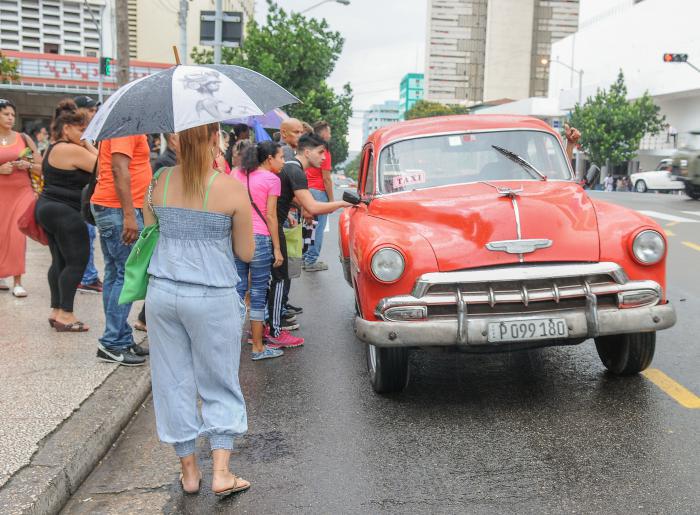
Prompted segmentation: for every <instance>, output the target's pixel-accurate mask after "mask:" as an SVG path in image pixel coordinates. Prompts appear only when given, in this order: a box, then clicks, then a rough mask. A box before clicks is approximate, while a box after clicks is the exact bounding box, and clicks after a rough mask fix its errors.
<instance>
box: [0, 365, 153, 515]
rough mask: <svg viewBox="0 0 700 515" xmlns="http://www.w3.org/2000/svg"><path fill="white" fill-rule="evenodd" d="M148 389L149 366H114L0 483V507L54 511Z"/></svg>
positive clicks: (40, 514)
mask: <svg viewBox="0 0 700 515" xmlns="http://www.w3.org/2000/svg"><path fill="white" fill-rule="evenodd" d="M150 392H151V374H150V366H149V365H148V364H147V365H146V366H143V367H139V368H130V367H117V368H116V369H115V370H114V372H112V373H111V374H110V375H109V376H108V377H107V379H105V381H104V382H103V383H102V385H100V386H99V387H98V388H97V389H96V390H95V391H94V392H93V393H92V394H91V395H90V396H89V397H88V398H87V399H86V400H85V401H84V402H83V403H82V404H81V405H80V407H79V408H78V409H77V410H76V411H74V412H73V414H72V415H71V416H70V417H68V418H67V419H66V420H65V421H64V422H63V423H62V424H61V425H59V426H58V428H57V429H56V430H54V431H53V432H52V433H51V434H49V435H47V436H46V437H45V438H44V439H43V440H42V441H41V442H40V443H39V450H38V451H37V452H36V453H35V454H34V456H32V459H31V461H30V463H29V465H27V466H26V467H24V468H22V469H20V470H19V471H18V472H17V473H15V474H14V475H13V476H12V478H11V479H10V480H9V481H8V482H7V483H6V484H5V485H4V486H3V487H2V488H0V513H3V514H32V515H35V514H36V515H45V514H54V513H58V512H59V511H60V510H61V508H62V507H63V506H64V505H65V504H66V502H67V501H68V499H70V497H71V495H73V494H74V493H75V492H76V491H77V490H78V487H80V484H81V483H82V482H83V481H84V480H85V478H86V477H87V476H88V475H89V474H90V472H92V470H93V469H94V468H95V467H96V466H97V464H98V463H99V462H100V460H101V459H102V458H103V457H104V455H105V454H106V453H107V451H108V450H109V449H110V447H111V446H112V444H113V443H114V441H115V440H116V439H117V438H118V437H119V435H120V433H121V431H122V429H124V427H125V426H126V425H127V423H128V422H129V420H131V418H132V417H133V415H134V412H136V411H137V410H138V409H139V408H140V407H141V403H142V402H143V401H144V399H145V398H146V397H147V396H148V394H149V393H150Z"/></svg>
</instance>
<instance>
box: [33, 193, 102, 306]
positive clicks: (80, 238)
mask: <svg viewBox="0 0 700 515" xmlns="http://www.w3.org/2000/svg"><path fill="white" fill-rule="evenodd" d="M36 219H37V222H39V224H40V225H41V226H42V227H43V228H44V230H45V231H46V234H47V236H48V238H49V249H50V250H51V268H49V288H50V289H51V308H53V309H62V310H63V311H68V312H72V311H73V300H74V299H75V290H76V289H77V288H78V285H79V284H80V280H81V279H82V278H83V273H84V272H85V267H86V266H87V262H88V259H89V257H90V237H89V235H88V230H87V226H86V225H85V222H84V221H83V218H82V217H81V216H80V213H79V212H78V211H76V210H75V209H74V208H72V207H70V206H69V205H67V204H63V203H61V202H55V201H53V200H48V199H45V198H39V200H38V202H37V205H36Z"/></svg>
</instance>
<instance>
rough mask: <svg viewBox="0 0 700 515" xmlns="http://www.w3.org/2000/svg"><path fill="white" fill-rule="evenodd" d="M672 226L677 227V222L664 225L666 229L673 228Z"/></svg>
mask: <svg viewBox="0 0 700 515" xmlns="http://www.w3.org/2000/svg"><path fill="white" fill-rule="evenodd" d="M674 225H678V222H670V223H667V224H666V227H673V226H674Z"/></svg>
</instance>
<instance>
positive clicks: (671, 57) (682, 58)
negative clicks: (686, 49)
mask: <svg viewBox="0 0 700 515" xmlns="http://www.w3.org/2000/svg"><path fill="white" fill-rule="evenodd" d="M664 62H665V63H685V62H688V54H664Z"/></svg>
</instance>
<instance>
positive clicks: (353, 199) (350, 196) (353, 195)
mask: <svg viewBox="0 0 700 515" xmlns="http://www.w3.org/2000/svg"><path fill="white" fill-rule="evenodd" d="M343 200H344V201H345V202H347V203H348V204H352V205H353V206H356V205H358V204H359V203H360V202H362V199H361V198H360V195H359V194H358V193H357V192H356V191H352V190H345V191H344V192H343Z"/></svg>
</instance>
